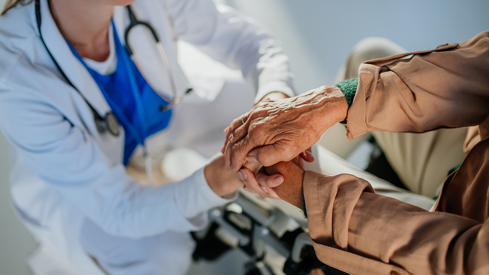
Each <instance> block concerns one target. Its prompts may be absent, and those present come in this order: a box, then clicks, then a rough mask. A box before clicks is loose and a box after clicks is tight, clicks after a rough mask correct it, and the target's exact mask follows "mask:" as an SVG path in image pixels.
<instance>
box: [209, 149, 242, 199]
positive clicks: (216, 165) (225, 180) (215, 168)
mask: <svg viewBox="0 0 489 275" xmlns="http://www.w3.org/2000/svg"><path fill="white" fill-rule="evenodd" d="M204 177H205V180H206V181H207V184H208V185H209V187H210V188H211V189H212V191H214V193H216V195H218V196H220V197H226V196H228V195H231V194H233V193H234V192H236V191H237V190H238V189H239V188H241V187H242V186H243V183H242V182H241V180H240V179H239V178H238V175H237V173H236V172H235V171H233V170H232V169H231V168H230V167H229V166H226V165H225V160H224V156H220V157H218V158H216V159H214V160H213V161H212V162H211V163H209V164H208V165H207V166H206V167H204Z"/></svg>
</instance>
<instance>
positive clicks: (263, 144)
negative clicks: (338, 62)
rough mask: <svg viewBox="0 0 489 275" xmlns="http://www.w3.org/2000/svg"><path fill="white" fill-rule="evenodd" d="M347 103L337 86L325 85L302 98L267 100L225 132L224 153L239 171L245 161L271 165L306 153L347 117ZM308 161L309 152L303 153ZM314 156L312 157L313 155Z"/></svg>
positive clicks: (228, 162) (229, 162) (233, 123)
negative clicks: (323, 135) (329, 129)
mask: <svg viewBox="0 0 489 275" xmlns="http://www.w3.org/2000/svg"><path fill="white" fill-rule="evenodd" d="M347 111H348V104H347V102H346V100H345V98H344V95H343V93H342V92H341V90H340V89H339V88H337V87H327V86H323V87H320V88H318V89H315V90H312V91H310V92H308V93H305V94H303V95H300V96H297V97H292V98H286V99H282V100H277V101H269V100H264V101H262V102H260V103H258V104H257V105H256V106H255V107H254V108H253V109H252V110H251V111H250V112H249V113H247V114H245V115H243V117H242V118H243V120H244V124H243V122H242V119H241V117H240V118H237V119H235V120H234V121H233V122H232V123H231V125H230V126H229V127H228V128H227V129H226V141H225V144H224V146H223V148H222V152H223V153H224V156H225V158H226V164H227V165H229V166H231V167H232V169H233V170H234V171H238V170H239V169H240V168H241V167H242V166H243V164H244V163H245V162H246V161H249V162H257V163H259V164H260V165H262V166H271V165H273V164H275V163H277V162H280V161H289V160H292V159H293V158H294V157H296V156H297V155H299V154H300V153H301V152H305V151H306V150H307V149H308V148H310V147H311V146H312V145H313V144H314V143H316V142H317V141H318V140H319V138H320V137H321V135H322V134H323V133H324V131H326V129H328V128H329V127H331V126H332V125H334V124H335V123H337V122H339V121H342V120H344V119H345V118H346V113H347ZM303 156H305V159H306V160H307V161H309V160H310V158H308V156H307V153H303ZM310 157H312V154H311V155H310Z"/></svg>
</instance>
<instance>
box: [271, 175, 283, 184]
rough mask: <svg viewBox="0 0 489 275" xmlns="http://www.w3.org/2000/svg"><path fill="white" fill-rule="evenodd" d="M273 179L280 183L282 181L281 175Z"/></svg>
mask: <svg viewBox="0 0 489 275" xmlns="http://www.w3.org/2000/svg"><path fill="white" fill-rule="evenodd" d="M273 181H274V182H275V183H282V182H283V181H284V179H283V178H282V177H280V176H278V177H275V178H274V179H273Z"/></svg>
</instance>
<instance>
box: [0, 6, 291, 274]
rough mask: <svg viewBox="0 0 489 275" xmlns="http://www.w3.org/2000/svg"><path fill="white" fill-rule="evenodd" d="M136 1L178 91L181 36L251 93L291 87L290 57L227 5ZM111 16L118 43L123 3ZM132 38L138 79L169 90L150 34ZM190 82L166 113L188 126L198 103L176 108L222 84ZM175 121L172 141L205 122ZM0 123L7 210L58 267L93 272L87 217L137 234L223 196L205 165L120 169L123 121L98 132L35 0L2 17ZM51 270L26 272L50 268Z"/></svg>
mask: <svg viewBox="0 0 489 275" xmlns="http://www.w3.org/2000/svg"><path fill="white" fill-rule="evenodd" d="M133 9H134V12H135V13H136V15H137V16H138V18H139V19H140V20H146V21H148V22H150V23H151V25H152V26H153V27H154V28H155V30H156V32H157V33H158V35H159V37H160V40H161V43H162V45H163V47H164V48H165V50H166V52H167V55H168V58H169V61H170V63H171V66H172V68H173V70H174V77H175V84H176V88H177V89H176V90H177V92H178V93H179V94H182V93H183V92H184V91H185V90H186V87H187V84H188V80H187V78H186V76H185V75H184V73H183V71H182V70H181V69H180V67H179V64H178V60H177V47H176V41H177V40H179V39H181V40H185V41H187V42H189V43H191V44H193V45H195V46H197V47H198V48H199V49H200V50H202V51H203V52H205V53H207V54H208V55H210V56H211V57H212V58H213V59H215V60H217V61H220V62H222V63H224V64H226V65H227V66H229V67H231V68H234V69H240V70H241V71H242V73H243V76H244V77H245V79H247V80H248V81H249V82H250V83H251V84H252V85H253V86H254V88H255V89H256V91H257V94H256V100H259V99H260V98H262V97H263V96H264V95H266V94H267V93H269V92H272V91H281V92H284V93H286V94H289V95H293V91H292V88H291V86H292V84H291V73H290V71H289V67H288V64H287V62H288V60H287V57H286V56H285V55H284V54H283V53H282V51H281V48H280V46H279V45H278V44H277V42H276V41H275V40H273V39H272V38H270V37H269V36H268V35H267V34H266V32H264V31H263V30H261V29H260V28H258V27H256V25H255V24H253V23H252V22H251V21H250V20H249V19H247V18H245V17H242V16H240V15H237V13H236V12H234V11H233V10H231V9H229V8H226V7H220V8H216V6H215V5H214V3H213V2H212V1H211V0H185V1H183V0H166V1H163V0H136V1H135V2H134V3H133ZM41 14H42V27H41V30H42V34H43V37H44V40H45V42H46V45H47V47H48V48H49V50H50V51H51V53H52V54H53V56H54V58H55V59H56V61H57V62H58V64H59V65H60V67H61V68H62V69H63V71H64V72H65V74H66V76H67V77H68V78H69V79H70V81H71V82H72V83H73V84H74V85H75V86H76V87H77V88H78V90H79V91H80V92H81V93H82V94H83V96H84V97H85V98H86V99H87V100H88V101H89V102H90V104H91V105H92V106H93V107H94V108H95V109H96V110H97V111H98V113H99V114H105V113H107V112H108V111H110V107H109V105H108V104H107V102H106V100H105V98H104V96H103V95H102V93H101V92H100V90H99V88H98V86H97V84H96V83H95V81H94V80H93V79H92V78H91V76H90V74H89V73H88V72H87V71H86V70H85V69H84V67H83V65H82V64H81V63H80V62H79V61H78V60H77V59H76V58H75V57H74V56H73V54H72V53H71V51H70V49H69V47H68V45H67V43H66V41H65V40H64V38H63V37H62V35H61V34H60V32H59V30H58V29H57V27H56V25H55V22H54V21H53V19H52V17H51V15H50V12H49V8H48V3H47V0H41ZM113 20H114V23H115V26H116V28H117V32H118V35H119V37H120V39H121V41H124V39H123V35H124V30H125V26H127V25H128V22H129V19H128V17H127V13H126V11H125V9H124V8H123V7H116V8H115V9H114V16H113ZM129 41H130V43H131V46H132V48H133V51H134V56H133V58H134V60H135V62H136V64H137V65H138V68H139V70H140V71H141V73H142V74H143V76H144V77H145V79H146V80H147V82H148V83H149V84H150V85H151V86H152V87H153V88H154V89H155V91H156V92H158V93H161V94H164V95H171V92H170V91H171V90H170V84H169V81H168V76H169V74H168V71H167V68H166V67H165V64H163V63H162V62H161V61H160V60H161V59H160V58H159V56H158V53H157V49H156V46H155V43H154V40H153V38H152V36H150V34H149V33H148V32H146V31H144V30H143V29H135V30H134V31H133V33H132V34H131V36H130V40H129ZM123 43H124V42H123ZM193 84H194V86H195V92H194V93H193V94H191V95H190V96H188V97H185V99H184V103H182V104H181V106H182V107H178V106H177V107H176V108H175V110H174V115H173V119H172V121H173V122H174V121H177V122H178V121H181V122H182V125H185V123H184V122H185V119H186V120H193V119H196V120H198V119H200V117H203V118H205V117H206V115H207V114H205V113H202V114H195V113H192V114H191V115H192V116H193V117H186V116H187V113H188V112H186V111H185V110H189V109H192V108H191V107H189V106H192V105H195V106H200V105H205V104H209V102H212V101H213V100H214V99H216V98H218V97H219V92H220V87H222V86H223V84H222V83H219V81H217V82H216V80H215V79H214V80H213V82H212V83H207V84H204V85H200V84H199V83H193ZM195 109H196V110H198V107H196V108H195ZM215 111H216V113H217V114H219V112H218V110H215ZM212 119H214V118H212ZM229 119H232V118H229ZM173 122H171V123H173ZM181 127H183V126H181V125H180V124H179V123H173V124H171V125H170V127H169V128H170V129H172V131H173V132H172V133H173V135H177V134H178V133H181V135H179V136H177V137H174V136H173V137H172V136H171V135H172V134H169V135H170V136H168V138H169V140H173V141H175V142H176V141H178V140H185V141H186V144H190V143H192V142H194V141H193V139H192V134H191V133H192V132H199V131H200V132H205V131H206V130H208V129H212V124H208V123H201V124H199V125H195V126H192V127H195V128H194V129H192V131H188V130H187V131H185V129H180V128H181ZM0 130H1V131H2V132H3V134H4V135H5V137H6V138H7V139H8V140H9V142H10V143H11V145H12V166H11V183H12V196H13V202H14V205H15V208H16V209H17V212H18V214H19V216H20V218H21V219H22V221H23V222H24V224H25V225H26V226H27V227H28V229H29V230H30V231H31V232H32V233H33V235H34V236H35V237H36V238H37V239H38V240H39V241H40V243H41V249H40V250H39V251H38V253H39V255H38V256H39V257H37V258H34V259H33V262H34V264H35V263H36V262H43V261H49V262H50V263H52V265H50V264H47V265H45V266H46V267H53V268H54V264H55V262H57V265H58V267H59V266H64V271H63V272H62V273H63V274H102V273H101V271H100V269H99V268H98V267H97V266H96V265H95V264H94V263H93V261H92V260H91V259H90V258H89V257H88V255H87V254H86V252H85V251H84V249H83V248H82V247H81V245H80V242H79V238H80V230H81V227H82V224H83V222H84V220H85V219H86V218H88V219H90V220H91V221H92V222H93V223H94V224H96V225H97V226H99V227H100V228H101V229H103V230H104V231H105V232H107V233H108V234H111V235H113V236H118V237H128V238H143V237H151V236H156V235H158V234H161V233H164V232H168V231H176V232H187V231H190V230H196V229H199V228H200V227H202V226H203V225H204V224H205V222H206V219H207V217H206V214H205V212H206V210H208V209H210V208H211V207H213V206H217V205H220V204H222V203H225V202H226V200H224V199H222V198H220V197H218V196H216V195H215V194H214V193H213V192H212V190H210V188H209V187H208V185H207V183H206V182H205V178H204V176H203V169H199V170H198V171H197V172H195V173H194V174H193V175H192V176H190V177H188V178H186V179H184V180H182V181H179V182H176V183H171V184H167V185H164V186H160V187H143V186H141V185H140V184H138V183H137V182H136V181H135V180H133V179H132V178H131V177H130V176H128V175H127V174H126V173H125V170H124V166H123V165H122V158H123V148H124V131H123V129H122V128H120V130H121V132H122V134H121V135H119V136H118V137H114V136H112V135H110V134H100V133H99V132H98V131H97V129H96V126H95V123H94V119H93V114H92V112H91V110H90V109H89V107H88V106H87V104H86V103H85V101H84V100H83V98H82V97H81V96H80V94H79V93H78V92H77V91H75V90H74V89H73V88H72V87H71V86H69V85H68V84H67V83H66V81H65V80H64V79H63V78H62V75H61V74H60V72H59V70H58V69H57V68H56V67H55V65H54V63H53V62H52V60H51V59H50V57H49V55H48V53H47V51H46V49H45V48H44V46H43V44H42V42H41V39H40V37H39V33H38V30H37V25H36V20H35V9H34V4H33V3H32V4H29V5H27V6H19V7H16V8H14V9H12V10H10V11H9V12H7V14H6V15H4V16H2V17H1V18H0ZM165 131H166V130H164V131H162V132H161V135H159V134H156V135H155V136H152V137H151V138H149V139H148V144H149V145H148V146H149V149H150V150H152V148H157V149H158V150H160V151H161V152H164V150H163V149H161V148H163V147H164V146H160V147H158V142H161V140H163V138H161V137H165V135H166V132H165ZM220 131H222V128H221V129H220ZM165 146H167V147H168V146H171V144H170V145H168V144H166V145H165ZM136 153H137V150H136ZM49 269H50V268H47V269H45V270H40V269H38V270H35V271H36V273H38V274H56V273H50V270H49ZM51 269H52V268H51ZM53 270H54V269H53Z"/></svg>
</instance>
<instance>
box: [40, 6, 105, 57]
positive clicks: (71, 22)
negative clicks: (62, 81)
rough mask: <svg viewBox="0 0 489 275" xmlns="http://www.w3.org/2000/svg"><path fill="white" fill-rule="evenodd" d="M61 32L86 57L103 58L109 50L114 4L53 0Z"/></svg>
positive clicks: (53, 7) (54, 15) (52, 11)
mask: <svg viewBox="0 0 489 275" xmlns="http://www.w3.org/2000/svg"><path fill="white" fill-rule="evenodd" d="M49 2H50V10H51V14H52V15H53V18H54V21H55V22H56V25H57V26H58V29H59V30H60V32H61V34H62V35H63V36H64V38H65V39H66V40H68V41H69V42H70V43H71V44H72V45H73V47H74V48H75V49H76V51H77V52H78V53H79V54H80V55H81V56H82V57H84V58H89V59H92V60H96V61H104V60H106V59H107V57H108V56H109V53H110V46H109V36H108V31H109V27H110V22H111V18H112V12H113V6H111V5H106V4H98V3H97V2H96V1H87V0H81V1H80V0H50V1H49Z"/></svg>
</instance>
